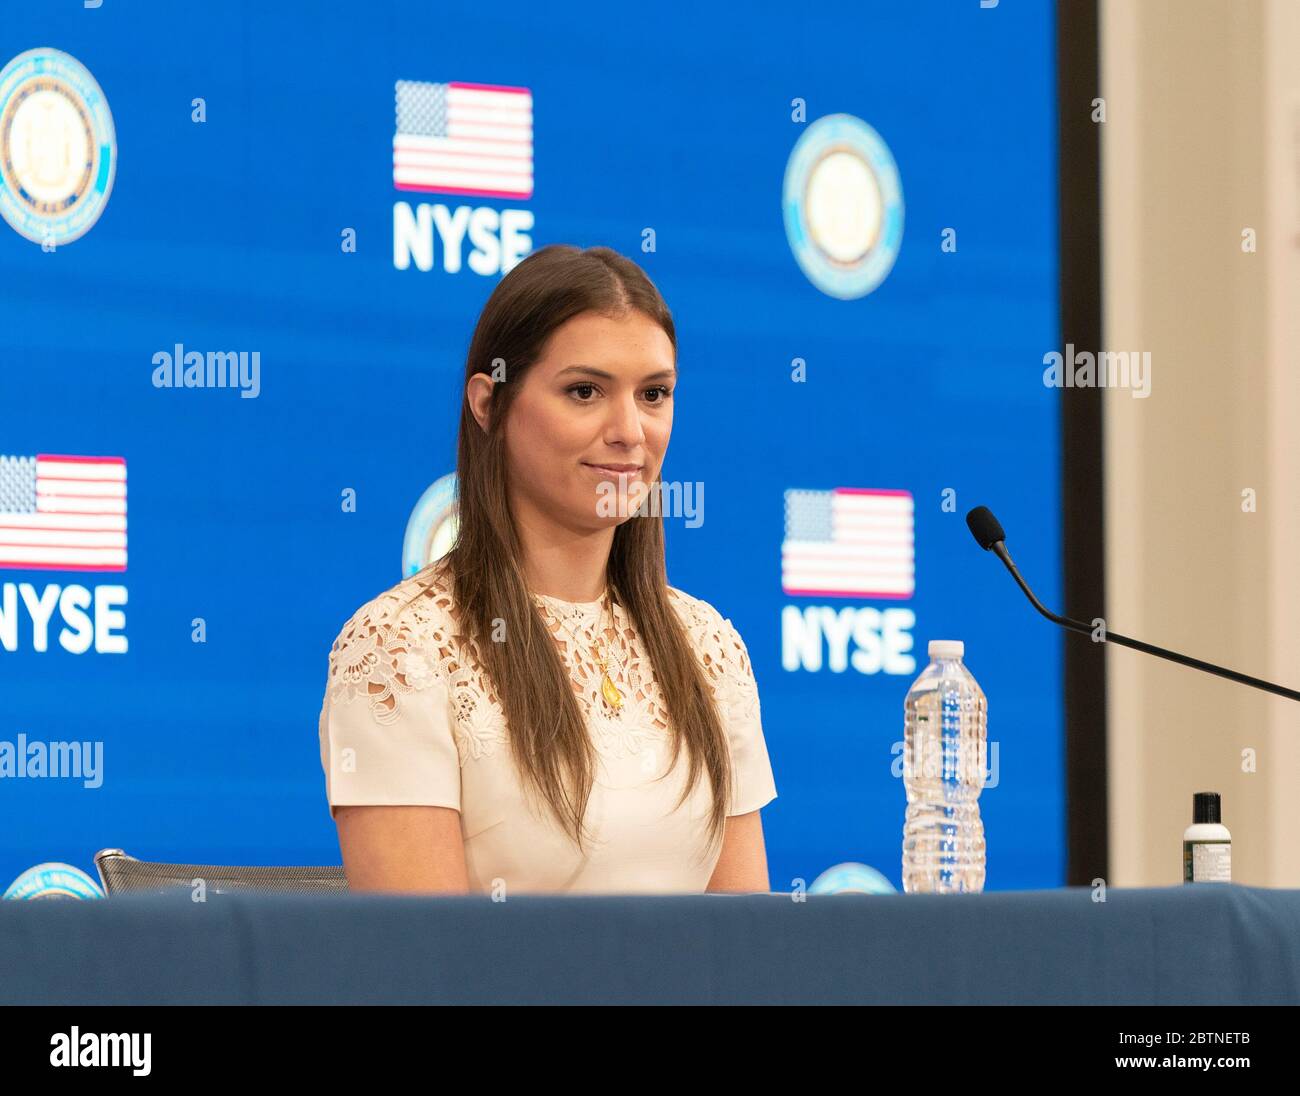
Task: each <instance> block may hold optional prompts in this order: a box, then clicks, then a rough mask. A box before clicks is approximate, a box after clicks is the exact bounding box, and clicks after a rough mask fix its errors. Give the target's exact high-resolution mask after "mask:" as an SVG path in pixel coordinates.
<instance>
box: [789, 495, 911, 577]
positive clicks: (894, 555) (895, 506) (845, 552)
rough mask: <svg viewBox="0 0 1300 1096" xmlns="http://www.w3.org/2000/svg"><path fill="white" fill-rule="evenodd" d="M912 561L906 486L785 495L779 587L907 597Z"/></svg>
mask: <svg viewBox="0 0 1300 1096" xmlns="http://www.w3.org/2000/svg"><path fill="white" fill-rule="evenodd" d="M913 563H914V558H913V548H912V495H911V492H910V491H885V490H871V489H868V488H862V487H836V488H835V489H834V490H832V491H800V490H790V491H787V492H786V493H785V540H784V542H783V543H782V545H781V587H782V589H783V590H784V591H785V592H786V593H787V594H792V595H816V596H818V597H858V598H909V597H911V596H912V593H913V591H914V589H915V571H914V568H913Z"/></svg>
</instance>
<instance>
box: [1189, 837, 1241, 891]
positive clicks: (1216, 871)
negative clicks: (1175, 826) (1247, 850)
mask: <svg viewBox="0 0 1300 1096" xmlns="http://www.w3.org/2000/svg"><path fill="white" fill-rule="evenodd" d="M1183 882H1184V883H1231V882H1232V842H1231V841H1184V842H1183Z"/></svg>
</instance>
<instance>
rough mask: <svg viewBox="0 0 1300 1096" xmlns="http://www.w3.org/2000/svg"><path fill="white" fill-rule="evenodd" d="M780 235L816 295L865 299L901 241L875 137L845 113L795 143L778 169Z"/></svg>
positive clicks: (889, 158) (892, 184) (899, 215)
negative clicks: (782, 176) (780, 173)
mask: <svg viewBox="0 0 1300 1096" xmlns="http://www.w3.org/2000/svg"><path fill="white" fill-rule="evenodd" d="M782 207H783V210H784V213H785V234H786V238H787V239H788V240H789V241H790V250H791V251H793V252H794V257H795V261H796V262H798V264H799V266H800V267H801V268H802V269H803V272H804V273H805V274H806V275H807V276H808V280H809V281H810V282H812V284H813V285H815V286H816V287H817V288H818V289H820V290H821V291H822V292H823V293H826V294H828V295H829V296H831V297H838V298H840V299H841V300H852V299H854V298H856V297H865V296H866V295H867V294H868V293H870V292H871V291H872V290H873V289H875V288H876V286H878V285H879V284H880V283H881V282H882V281H884V280H885V276H886V275H887V274H888V273H889V271H890V270H891V269H892V268H893V265H894V260H895V259H897V258H898V249H899V247H900V246H902V242H903V187H902V184H901V183H900V181H899V178H898V165H897V164H895V163H894V157H893V155H892V154H891V153H890V151H889V146H888V145H886V144H885V142H884V140H883V139H882V138H881V136H880V134H879V133H877V132H876V131H875V130H874V129H872V128H871V126H869V125H867V123H866V122H864V121H863V120H862V119H861V118H855V117H854V116H853V115H852V114H828V115H826V116H825V117H824V118H818V119H817V121H815V122H813V123H812V124H811V125H810V126H809V127H808V128H807V129H806V130H804V132H803V135H802V136H801V137H800V138H799V140H798V141H796V142H795V146H794V149H793V150H792V151H791V153H790V159H789V161H788V162H787V163H786V167H785V187H784V193H783V196H782Z"/></svg>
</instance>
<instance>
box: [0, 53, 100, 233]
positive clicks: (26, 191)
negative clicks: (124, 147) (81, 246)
mask: <svg viewBox="0 0 1300 1096" xmlns="http://www.w3.org/2000/svg"><path fill="white" fill-rule="evenodd" d="M116 170H117V141H116V138H115V136H114V131H113V116H112V114H110V113H109V109H108V101H107V100H106V99H105V98H104V92H103V91H102V90H101V89H100V86H99V84H98V83H96V82H95V78H94V77H93V76H91V74H90V72H89V70H88V69H87V68H86V66H85V65H83V64H82V63H81V62H80V61H78V60H77V59H76V58H75V57H71V56H69V55H68V54H66V53H63V52H61V51H59V50H56V49H50V48H49V47H45V46H43V47H41V48H40V49H29V50H27V51H26V52H25V53H20V54H19V55H18V56H17V57H15V58H14V59H13V60H12V61H10V62H9V63H8V64H7V65H5V67H4V68H3V69H0V216H3V217H4V219H5V220H6V221H8V222H9V224H10V225H11V226H12V227H13V229H14V231H16V232H18V233H19V234H20V235H22V236H26V237H27V239H29V240H35V241H36V242H37V243H39V244H46V245H49V246H52V247H57V246H59V245H60V244H66V243H71V242H72V241H73V240H75V239H77V238H78V237H80V236H83V235H85V233H86V232H88V231H89V230H90V227H91V226H92V225H93V224H94V223H95V222H96V221H97V220H99V215H100V214H101V213H103V211H104V205H105V203H107V201H108V195H109V192H110V191H111V190H112V189H113V175H114V173H115V172H116Z"/></svg>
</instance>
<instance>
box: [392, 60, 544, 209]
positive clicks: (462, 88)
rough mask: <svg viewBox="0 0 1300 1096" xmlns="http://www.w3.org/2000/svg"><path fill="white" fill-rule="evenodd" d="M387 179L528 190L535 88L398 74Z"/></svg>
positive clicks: (498, 191)
mask: <svg viewBox="0 0 1300 1096" xmlns="http://www.w3.org/2000/svg"><path fill="white" fill-rule="evenodd" d="M393 186H395V187H396V188H397V189H398V190H425V191H438V192H439V193H442V194H477V195H480V196H482V197H485V198H530V197H532V193H533V93H532V92H531V91H529V90H528V89H527V88H510V87H501V86H499V85H497V84H428V83H424V82H423V81H419V80H398V81H397V132H396V133H395V134H394V135H393Z"/></svg>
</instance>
